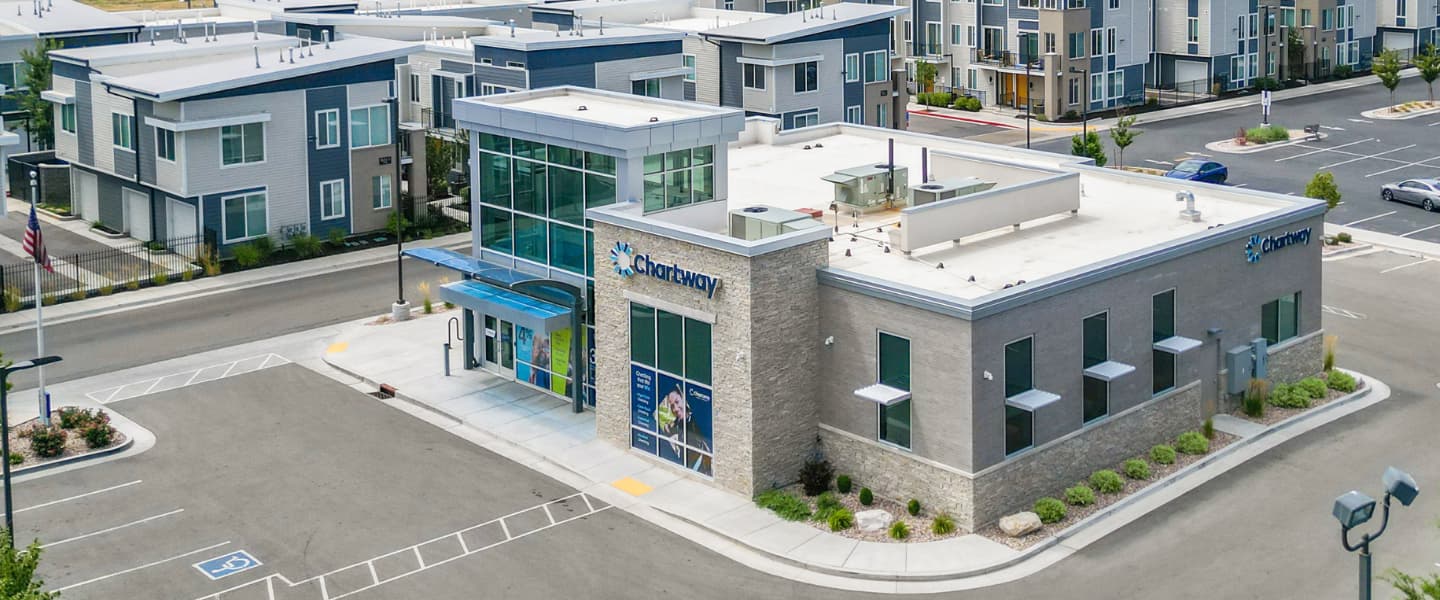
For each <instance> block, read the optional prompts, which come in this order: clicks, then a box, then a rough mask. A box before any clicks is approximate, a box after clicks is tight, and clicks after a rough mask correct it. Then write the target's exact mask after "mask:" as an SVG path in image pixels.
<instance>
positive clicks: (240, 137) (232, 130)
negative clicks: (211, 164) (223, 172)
mask: <svg viewBox="0 0 1440 600" xmlns="http://www.w3.org/2000/svg"><path fill="white" fill-rule="evenodd" d="M261 162H265V124H264V123H246V124H244V125H226V126H224V127H221V128H220V164H221V165H222V166H232V165H246V164H251V163H261Z"/></svg>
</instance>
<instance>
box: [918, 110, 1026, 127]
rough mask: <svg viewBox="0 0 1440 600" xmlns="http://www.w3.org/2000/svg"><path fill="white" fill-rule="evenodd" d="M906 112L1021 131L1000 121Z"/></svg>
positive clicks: (926, 112) (923, 112) (931, 112)
mask: <svg viewBox="0 0 1440 600" xmlns="http://www.w3.org/2000/svg"><path fill="white" fill-rule="evenodd" d="M905 112H907V113H909V114H912V115H920V116H922V117H934V118H936V119H947V120H950V121H963V122H965V123H975V124H977V125H989V126H991V127H999V128H1002V129H1019V128H1020V127H1019V126H1016V125H1012V124H1010V123H1001V122H999V121H986V120H984V119H971V118H969V117H960V116H956V115H947V114H944V113H937V112H933V111H921V110H906V111H905Z"/></svg>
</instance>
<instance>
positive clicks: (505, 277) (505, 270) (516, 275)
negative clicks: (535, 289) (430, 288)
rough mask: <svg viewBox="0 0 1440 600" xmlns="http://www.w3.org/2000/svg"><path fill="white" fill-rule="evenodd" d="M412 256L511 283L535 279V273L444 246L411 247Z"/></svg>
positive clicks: (465, 272) (488, 279)
mask: <svg viewBox="0 0 1440 600" xmlns="http://www.w3.org/2000/svg"><path fill="white" fill-rule="evenodd" d="M405 255H406V256H409V257H411V258H415V259H419V260H423V261H425V262H428V263H432V264H434V265H436V266H440V267H445V268H447V269H453V270H456V271H459V272H461V273H464V274H466V275H469V276H472V277H478V278H480V279H484V280H487V281H494V282H498V283H501V284H504V285H511V284H514V283H516V282H520V281H528V280H531V279H535V278H536V277H535V276H534V275H531V274H529V273H522V272H520V271H516V270H515V269H511V268H510V267H504V266H501V265H497V264H495V263H489V262H485V261H483V260H480V259H478V258H475V257H473V256H468V255H465V254H461V253H459V252H456V251H454V250H446V249H444V248H411V249H409V250H406V251H405Z"/></svg>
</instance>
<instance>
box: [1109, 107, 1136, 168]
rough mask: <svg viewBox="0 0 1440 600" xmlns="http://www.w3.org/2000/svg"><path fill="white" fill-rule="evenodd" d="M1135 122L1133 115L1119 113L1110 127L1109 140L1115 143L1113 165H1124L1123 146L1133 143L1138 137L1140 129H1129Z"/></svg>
mask: <svg viewBox="0 0 1440 600" xmlns="http://www.w3.org/2000/svg"><path fill="white" fill-rule="evenodd" d="M1134 124H1135V115H1127V114H1125V113H1123V112H1122V113H1120V115H1119V118H1117V119H1116V120H1115V125H1114V126H1112V127H1111V128H1110V141H1112V142H1114V143H1115V165H1116V166H1121V167H1123V166H1125V148H1127V147H1129V146H1130V144H1134V143H1135V138H1137V137H1140V134H1141V133H1143V132H1142V131H1139V130H1135V129H1131V128H1130V127H1131V126H1132V125H1134Z"/></svg>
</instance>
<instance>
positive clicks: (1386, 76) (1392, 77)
mask: <svg viewBox="0 0 1440 600" xmlns="http://www.w3.org/2000/svg"><path fill="white" fill-rule="evenodd" d="M1370 72H1371V73H1374V74H1375V76H1376V77H1378V78H1379V79H1380V85H1383V86H1385V89H1386V90H1389V91H1390V105H1391V106H1394V105H1395V88H1396V87H1397V86H1399V85H1400V54H1399V53H1398V52H1395V51H1394V50H1386V51H1384V52H1381V53H1380V55H1379V56H1376V57H1375V64H1374V65H1372V66H1371V67H1370Z"/></svg>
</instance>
